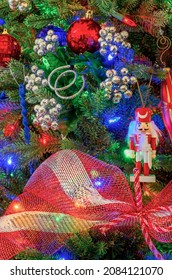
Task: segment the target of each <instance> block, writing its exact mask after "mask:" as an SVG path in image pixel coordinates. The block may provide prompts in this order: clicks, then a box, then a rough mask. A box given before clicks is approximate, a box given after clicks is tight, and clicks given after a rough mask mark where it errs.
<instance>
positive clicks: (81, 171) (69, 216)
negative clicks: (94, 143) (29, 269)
mask: <svg viewBox="0 0 172 280" xmlns="http://www.w3.org/2000/svg"><path fill="white" fill-rule="evenodd" d="M137 192H138V193H137V199H136V204H135V202H134V200H133V196H132V193H131V191H130V188H129V185H128V183H127V181H126V178H125V176H124V174H123V173H122V172H121V170H120V169H119V168H118V167H116V166H113V165H109V164H106V163H104V162H101V161H99V160H97V159H95V158H92V157H91V156H89V155H86V154H84V153H81V152H79V151H70V150H64V151H60V152H57V153H56V154H54V155H53V156H51V157H50V158H48V159H47V160H46V161H45V162H44V163H43V164H41V165H40V167H39V168H38V169H37V170H36V171H35V173H34V174H33V175H32V177H31V178H30V180H29V181H28V183H27V185H26V187H25V188H24V192H23V194H21V195H20V196H18V197H17V198H16V199H15V200H13V202H12V203H11V204H10V205H9V207H8V208H7V210H6V213H5V215H4V216H3V217H1V218H0V248H1V250H0V259H10V258H12V257H13V256H14V255H16V254H17V253H19V252H21V251H22V250H25V249H26V247H30V248H35V249H37V250H39V251H40V252H43V253H48V254H52V253H54V252H55V251H56V250H57V249H58V247H59V246H61V245H62V244H64V242H65V240H66V239H67V238H68V237H70V236H72V234H74V233H75V232H81V231H85V230H87V229H89V228H92V227H100V228H102V229H103V228H105V229H107V228H108V227H116V228H120V227H121V226H131V227H132V226H133V225H134V224H135V223H138V222H139V223H140V225H141V227H142V231H143V233H144V236H146V234H147V233H149V236H147V243H150V242H148V241H149V240H148V239H149V238H150V237H152V238H154V239H156V240H158V241H161V242H172V226H171V224H172V195H171V194H172V182H170V183H169V184H168V185H167V186H166V187H165V188H164V189H163V190H162V191H161V192H160V193H159V194H158V195H157V196H156V197H155V198H154V199H153V200H152V201H151V203H149V204H148V205H147V206H145V207H143V208H142V207H140V206H139V205H140V204H139V203H140V202H141V200H140V191H139V186H137ZM144 230H145V232H144ZM148 245H150V244H148ZM150 248H151V247H150ZM151 250H152V251H153V252H155V251H154V250H153V247H152V249H151Z"/></svg>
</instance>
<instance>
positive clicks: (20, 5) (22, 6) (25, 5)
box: [8, 0, 31, 12]
mask: <svg viewBox="0 0 172 280" xmlns="http://www.w3.org/2000/svg"><path fill="white" fill-rule="evenodd" d="M8 3H9V6H10V9H12V10H19V11H20V12H28V11H29V10H30V8H31V1H30V0H8Z"/></svg>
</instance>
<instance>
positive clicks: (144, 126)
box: [136, 122, 151, 133]
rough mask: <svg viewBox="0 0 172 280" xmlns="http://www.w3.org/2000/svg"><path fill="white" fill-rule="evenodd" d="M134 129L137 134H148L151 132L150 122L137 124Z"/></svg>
mask: <svg viewBox="0 0 172 280" xmlns="http://www.w3.org/2000/svg"><path fill="white" fill-rule="evenodd" d="M136 129H137V132H138V133H150V132H151V126H150V122H137V123H136Z"/></svg>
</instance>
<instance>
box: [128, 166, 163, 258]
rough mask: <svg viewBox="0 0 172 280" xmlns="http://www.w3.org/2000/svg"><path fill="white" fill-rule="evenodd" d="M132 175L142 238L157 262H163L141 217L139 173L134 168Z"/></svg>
mask: <svg viewBox="0 0 172 280" xmlns="http://www.w3.org/2000/svg"><path fill="white" fill-rule="evenodd" d="M133 173H134V191H135V201H136V207H137V211H138V213H139V216H140V225H141V229H142V233H143V236H144V238H145V241H146V244H147V245H148V247H149V249H150V250H151V252H152V253H153V254H154V256H155V257H156V258H157V259H159V260H164V258H163V256H162V255H161V254H160V252H159V251H158V250H157V249H156V247H155V245H154V244H153V242H152V240H151V238H150V235H149V230H148V226H147V223H146V221H145V220H144V218H143V215H142V207H143V204H142V191H141V187H140V181H139V177H140V171H139V170H138V169H137V168H135V169H134V170H133Z"/></svg>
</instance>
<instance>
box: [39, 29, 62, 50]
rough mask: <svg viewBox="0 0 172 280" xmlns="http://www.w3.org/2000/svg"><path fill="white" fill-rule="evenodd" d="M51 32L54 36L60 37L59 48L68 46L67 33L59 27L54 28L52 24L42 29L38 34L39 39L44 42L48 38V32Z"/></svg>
mask: <svg viewBox="0 0 172 280" xmlns="http://www.w3.org/2000/svg"><path fill="white" fill-rule="evenodd" d="M49 30H53V31H54V34H55V35H57V36H58V42H59V46H62V47H63V46H66V45H67V42H66V32H65V31H64V30H63V29H62V28H59V27H57V26H54V25H52V24H50V25H48V26H46V27H44V28H43V29H41V30H40V31H39V32H38V34H37V36H36V37H37V38H41V39H43V40H45V37H46V36H47V32H48V31H49Z"/></svg>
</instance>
